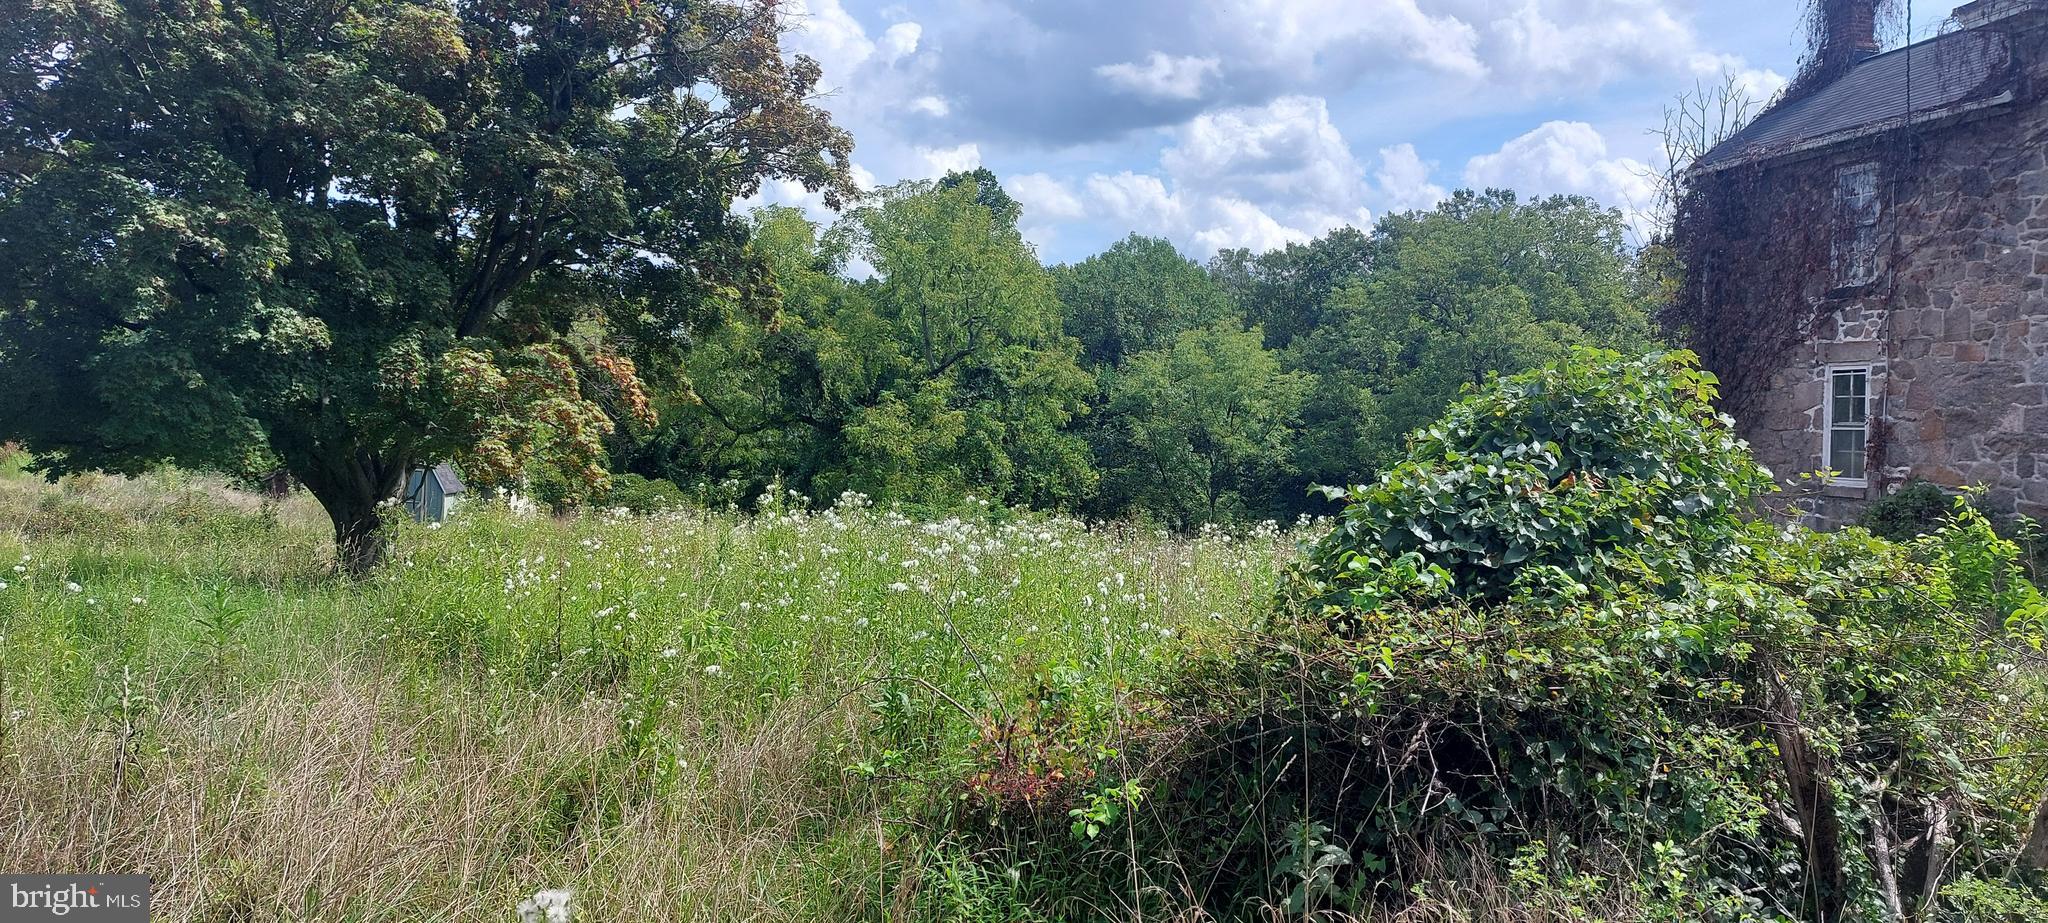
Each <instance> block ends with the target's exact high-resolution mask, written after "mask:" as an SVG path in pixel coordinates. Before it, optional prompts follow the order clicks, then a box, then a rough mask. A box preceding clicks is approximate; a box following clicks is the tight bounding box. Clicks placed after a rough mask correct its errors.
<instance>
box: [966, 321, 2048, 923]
mask: <svg viewBox="0 0 2048 923" xmlns="http://www.w3.org/2000/svg"><path fill="white" fill-rule="evenodd" d="M1711 389H1712V382H1711V378H1709V377H1707V376H1705V375H1704V374H1703V373H1700V372H1698V371H1697V370H1696V369H1695V368H1693V366H1692V365H1691V363H1690V359H1689V357H1686V356H1684V355H1682V354H1675V355H1657V356H1651V357H1648V358H1644V359H1640V360H1624V359H1622V358H1620V357H1618V356H1615V355H1612V354H1601V353H1592V352H1586V353H1579V354H1577V355H1575V356H1574V357H1572V358H1570V359H1568V360H1566V361H1564V362H1561V363H1558V364H1555V365H1552V366H1548V367H1545V368H1542V369H1539V370H1536V371H1533V372H1529V373H1526V374H1523V375H1520V376H1515V377H1512V378H1508V379H1503V380H1501V381H1500V382H1498V383H1496V384H1495V385H1493V386H1492V387H1490V388H1488V389H1486V390H1484V391H1481V392H1479V393H1476V394H1473V395H1471V396H1470V397H1468V398H1466V399H1465V400H1464V401H1462V402H1460V403H1459V404H1458V405H1456V406H1454V407H1453V408H1452V409H1451V410H1450V412H1449V413H1448V414H1447V415H1446V417H1445V418H1444V420H1442V421H1440V422H1439V423H1438V424H1436V425H1434V426H1432V427H1430V428H1428V429H1427V430H1425V431H1424V432H1423V433H1422V434H1420V435H1419V436H1418V437H1417V439H1416V440H1415V443H1414V445H1413V447H1412V449H1411V452H1410V454H1409V456H1408V458H1407V459H1405V460H1404V461H1403V462H1402V463H1401V464H1400V465H1398V466H1396V467H1395V468H1394V469H1393V470H1392V471H1390V472H1389V473H1388V474H1387V475H1385V476H1383V477H1382V479H1381V480H1380V481H1379V482H1378V483H1377V484H1375V485H1372V486H1368V487H1364V488H1359V489H1357V490H1355V491H1353V492H1352V493H1351V494H1350V495H1349V496H1348V497H1347V500H1348V502H1349V506H1348V508H1347V509H1346V511H1345V514H1344V516H1343V517H1342V519H1341V521H1340V523H1339V524H1338V525H1337V526H1336V528H1335V529H1334V530H1333V531H1332V532H1331V533H1330V534H1329V535H1328V536H1326V537H1325V538H1324V539H1322V540H1321V541H1320V542H1318V543H1316V544H1315V545H1313V546H1312V547H1311V548H1310V549H1309V551H1308V554H1307V556H1306V557H1305V559H1304V560H1303V562H1302V563H1301V564H1300V566H1299V567H1298V568H1297V569H1296V571H1295V573H1294V574H1293V576H1292V578H1291V579H1290V580H1288V581H1287V582H1286V583H1285V584H1284V587H1283V590H1282V608H1281V610H1280V611H1279V612H1278V613H1276V617H1275V618H1274V620H1273V621H1272V623H1271V624H1270V625H1269V626H1268V627H1267V628H1266V629H1265V630H1264V631H1262V632H1259V633H1254V634H1250V635H1247V636H1245V637H1244V638H1242V639H1240V640H1238V641H1236V642H1233V643H1216V644H1210V645H1203V646H1197V647H1194V648H1192V649H1191V650H1190V651H1189V652H1188V654H1187V658H1186V659H1187V666H1186V667H1185V668H1184V669H1183V670H1182V671H1181V672H1180V674H1179V676H1178V678H1177V679H1176V680H1175V681H1173V682H1171V683H1169V684H1168V685H1166V686H1164V687H1163V688H1162V689H1161V690H1160V691H1159V694H1158V697H1157V698H1156V699H1153V700H1151V701H1149V702H1148V703H1147V704H1146V705H1145V706H1143V707H1144V708H1145V709H1146V710H1147V711H1151V712H1154V713H1158V714H1160V715H1161V716H1162V717H1161V718H1160V719H1159V721H1158V724H1157V726H1156V728H1157V729H1156V730H1153V731H1150V732H1147V733H1141V734H1140V735H1139V737H1138V739H1137V742H1136V743H1134V744H1133V745H1132V747H1133V748H1134V749H1135V750H1136V751H1137V753H1136V755H1135V757H1134V760H1133V761H1134V762H1135V764H1136V765H1140V766H1144V767H1147V771H1146V772H1144V773H1142V774H1136V775H1133V774H1126V775H1125V776H1123V778H1127V779H1132V780H1134V781H1138V782H1140V783H1142V784H1144V785H1145V786H1146V787H1147V789H1148V791H1150V792H1151V793H1152V795H1151V796H1150V797H1149V798H1148V800H1147V808H1146V811H1145V812H1144V813H1143V815H1142V816H1143V818H1144V822H1143V823H1140V824H1137V825H1136V826H1135V829H1134V830H1133V831H1132V832H1131V833H1130V834H1129V836H1128V837H1127V839H1129V840H1132V841H1134V842H1127V843H1124V844H1118V846H1117V847H1116V848H1117V849H1119V850H1121V851H1122V852H1123V853H1124V854H1132V855H1139V856H1144V857H1146V858H1145V859H1143V860H1140V861H1137V862H1135V863H1133V864H1131V865H1129V866H1125V868H1124V871H1125V875H1126V878H1128V877H1129V876H1137V878H1138V880H1139V884H1138V885H1137V886H1133V885H1131V884H1130V883H1129V881H1128V880H1123V881H1118V880H1110V877H1109V876H1100V877H1098V876H1096V875H1094V874H1093V873H1090V872H1086V871H1083V870H1082V869H1084V868H1085V862H1084V861H1082V860H1079V859H1075V858H1073V857H1072V856H1071V854H1070V853H1065V852H1063V853H1062V857H1061V858H1059V859H1049V858H1045V857H1044V856H1043V851H1042V849H1041V848H1040V847H1035V846H1033V845H1031V843H1032V841H1031V840H1030V838H1029V835H1028V833H1027V832H1026V830H1027V829H1028V828H1012V829H1010V830H1009V831H1008V832H1006V833H999V835H998V837H997V840H998V842H999V843H1001V844H1002V849H1003V850H1004V851H1003V852H1001V853H1000V854H1001V855H1002V856H1003V859H1002V861H1005V862H1012V863H1015V862H1020V861H1033V862H1041V863H1046V864H1049V865H1050V864H1058V866H1059V867H1061V868H1070V869H1074V870H1075V871H1073V872H1071V873H1070V876H1071V877H1069V878H1067V879H1066V883H1067V885H1068V886H1069V887H1071V888H1074V889H1076V890H1077V891H1081V892H1085V893H1096V894H1099V895H1100V896H1099V897H1096V898H1093V899H1094V900H1105V901H1106V900H1109V899H1110V895H1114V894H1118V893H1129V892H1130V891H1131V890H1133V889H1134V887H1143V886H1146V885H1148V884H1149V885H1152V886H1156V887H1158V888H1160V889H1162V890H1170V889H1171V888H1172V887H1173V886H1174V885H1173V882H1176V881H1185V880H1187V879H1188V878H1190V877H1191V878H1193V879H1195V880H1197V881H1205V882H1209V883H1210V884H1209V887H1208V890H1205V891H1202V892H1199V894H1200V899H1201V902H1202V903H1203V905H1204V906H1205V907H1206V908H1207V910H1208V912H1209V913H1211V914H1213V915H1215V916H1217V917H1219V918H1243V917H1242V915H1240V914H1238V910H1239V909H1240V908H1245V907H1248V906H1249V907H1257V906H1261V905H1271V906H1274V907H1276V908H1280V909H1284V910H1285V911H1286V912H1288V913H1289V914H1290V915H1300V914H1310V913H1316V912H1320V911H1329V910H1341V911H1347V912H1363V911H1365V910H1369V909H1374V908H1377V909H1378V910H1380V911H1382V912H1391V911H1396V910H1401V909H1403V908H1406V909H1407V910H1408V911H1411V912H1413V913H1416V914H1425V915H1426V914H1427V913H1429V912H1431V908H1453V909H1455V908H1459V907H1461V906H1466V905H1464V904H1461V903H1460V901H1461V900H1465V899H1466V898H1451V899H1449V900H1448V902H1446V894H1447V892H1446V890H1445V888H1446V884H1447V882H1448V883H1450V884H1453V885H1455V884H1456V883H1458V882H1478V881H1492V882H1499V883H1501V884H1499V885H1496V887H1499V888H1503V889H1505V890H1506V891H1507V892H1508V893H1510V894H1517V895H1520V896H1519V897H1517V898H1516V899H1515V900H1516V902H1517V903H1518V904H1521V905H1524V906H1527V907H1530V908H1541V909H1542V911H1543V912H1544V913H1547V914H1552V915H1554V918H1557V919H1641V920H1660V921H1671V923H1680V921H1717V920H1726V921H1735V920H1812V919H1823V920H1840V919H1878V918H1884V917H1885V915H1886V913H1887V911H1886V909H1885V908H1886V907H1888V906H1892V905H1895V904H1897V905H1903V906H1906V907H1913V908H1923V907H1924V908H1927V909H1925V910H1916V911H1913V916H1912V917H1911V918H1912V919H1916V920H1917V919H1946V918H1948V917H1947V916H1946V915H1947V914H1950V913H1954V912H1961V911H1964V910H1966V909H1969V908H1977V907H1983V908H1997V911H1996V912H1999V913H2008V914H2009V913H2017V912H2021V911H2020V910H2018V909H2011V908H2026V907H2030V906H2034V905H2033V904H2031V903H2029V902H2034V901H2039V900H2041V899H2043V897H2044V896H2048V891H2044V890H2043V889H2042V888H2041V887H2040V883H2039V882H2030V881H2028V880H2021V879H2018V878H2013V879H2006V880H2002V881H2001V882H2000V883H1998V884H1996V885H1992V886H1986V885H1984V884H1982V882H1980V881H1978V878H1981V877H1982V876H1984V875H1987V874H1989V875H1992V876H1999V875H2003V874H2004V873H2005V871H2006V870H2008V869H2010V868H2011V867H2012V866H2013V863H2014V860H2015V857H2016V855H2017V852H2018V848H2019V845H2020V838H2021V835H2022V833H2023V832H2024V827H2025V825H2026V823H2027V819H2028V818H2027V815H2028V812H2029V811H2030V809H2031V808H2032V806H2033V805H2034V804H2036V803H2037V802H2038V801H2039V798H2040V792H2039V780H2040V779H2041V778H2042V773H2043V772H2044V771H2048V757H2044V756H2043V755H2042V752H2041V749H2040V747H2039V743H2038V742H2039V741H2040V740H2042V739H2043V737H2044V734H2048V695H2044V690H2043V687H2042V684H2041V683H2040V680H2039V677H2040V676H2041V675H2042V671H2043V670H2044V669H2048V660H2044V659H2043V657H2042V655H2041V653H2040V651H2041V647H2042V642H2043V632H2044V628H2048V606H2044V603H2043V597H2042V595H2041V593H2040V592H2039V591H2038V590H2036V589H2035V588H2034V587H2033V586H2032V585H2030V584H2028V583H2027V582H2026V581H2025V580H2024V579H2023V578H2022V575H2021V572H2020V569H2019V566H2018V549H2017V547H2016V546H2015V545H2014V544H2013V543H2012V542H2010V541H2008V540H2005V539H2002V538H2000V537H1999V536H1998V535H1997V534H1996V533H1995V532H1994V531H1993V530H1992V529H1991V527H1990V524H1989V523H1988V522H1987V521H1986V520H1985V519H1984V518H1983V517H1982V516H1981V515H1979V514H1977V513H1976V512H1974V511H1973V510H1971V509H1969V508H1968V507H1967V506H1958V507H1957V508H1956V511H1955V513H1954V514H1953V516H1952V518H1951V519H1950V521H1949V522H1948V524H1947V525H1945V526H1944V527H1942V528H1941V529H1939V530H1938V531H1936V532H1934V533H1933V534H1930V535H1928V536H1926V537H1924V538H1921V539H1917V540H1915V541H1913V542H1911V543H1910V544H1904V545H1901V544H1895V543H1891V542H1887V541H1885V540H1882V539H1879V538H1876V537H1874V536H1871V535H1870V534H1869V533H1866V532H1863V531H1861V530H1856V529H1850V530H1844V531H1841V532H1836V533H1814V532H1809V531H1805V530H1803V529H1798V528H1792V529H1789V530H1788V529H1783V528H1780V527H1777V526H1774V525H1771V524H1767V523H1753V522H1750V521H1749V520H1748V519H1747V516H1748V514H1749V511H1750V509H1751V504H1750V501H1751V500H1752V499H1753V498H1754V497H1755V496H1756V494H1757V493H1758V492H1759V491H1761V490H1764V489H1766V487H1767V485H1768V483H1769V481H1768V478H1766V477H1765V476H1764V474H1763V473H1762V472H1761V470H1760V469H1758V468H1757V466H1756V465H1755V464H1754V462H1753V461H1751V460H1750V459H1749V458H1748V456H1747V453H1746V451H1745V450H1744V448H1743V447H1742V445H1741V444H1740V442H1738V441H1737V440H1735V439H1734V438H1733V436H1732V435H1730V434H1729V432H1728V430H1727V424H1726V421H1725V420H1724V419H1721V418H1718V417H1717V416H1715V415H1714V414H1713V413H1712V411H1711V410H1710V409H1709V407H1708V404H1707V400H1708V399H1709V397H1710V396H1711ZM1511 558H1512V560H1510V559H1511ZM1167 729H1171V730H1167ZM1925 844H1939V845H1935V846H1932V847H1931V848H1935V849H1940V850H1943V852H1942V854H1941V862H1940V863H1939V864H1937V865H1936V866H1934V869H1935V871H1934V872H1933V873H1932V874H1931V875H1930V874H1928V873H1927V871H1926V870H1927V869H1928V868H1929V866H1928V865H1927V862H1926V857H1925V850H1926V849H1927V848H1930V847H1928V846H1927V845H1925ZM1095 855H1097V857H1098V861H1102V860H1103V859H1104V858H1106V857H1107V856H1108V855H1109V853H1108V852H1107V851H1106V850H1105V851H1104V852H1101V853H1096V854H1095ZM1970 876H1977V878H1972V877H1970ZM1951 886H1953V887H1951ZM1091 889H1101V890H1100V891H1099V892H1096V891H1091ZM1118 889H1121V891H1119V890H1118ZM1448 893H1450V894H1464V895H1467V897H1469V895H1470V894H1471V893H1473V892H1471V891H1469V890H1460V889H1458V888H1456V887H1452V888H1451V889H1450V891H1449V892H1448ZM1077 900H1082V901H1087V900H1090V899H1089V898H1085V897H1084V898H1077ZM1504 906H1505V905H1504ZM1468 909H1469V908H1468ZM1994 918H1995V917H1994Z"/></svg>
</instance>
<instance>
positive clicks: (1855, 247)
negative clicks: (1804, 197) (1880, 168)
mask: <svg viewBox="0 0 2048 923" xmlns="http://www.w3.org/2000/svg"><path fill="white" fill-rule="evenodd" d="M1877 219H1878V200H1877V164H1875V163H1859V164H1853V165H1850V166H1846V167H1843V168H1841V169H1840V170H1837V171H1836V172H1835V285H1837V286H1850V285H1863V284H1865V283H1868V282H1869V281H1870V280H1871V279H1873V278H1875V277H1876V275H1877Z"/></svg>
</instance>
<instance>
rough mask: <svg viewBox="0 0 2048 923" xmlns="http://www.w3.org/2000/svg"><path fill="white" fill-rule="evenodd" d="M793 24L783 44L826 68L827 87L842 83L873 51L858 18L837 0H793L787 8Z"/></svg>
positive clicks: (873, 45)
mask: <svg viewBox="0 0 2048 923" xmlns="http://www.w3.org/2000/svg"><path fill="white" fill-rule="evenodd" d="M787 10H788V14H789V21H790V23H791V24H792V25H793V26H795V28H794V29H792V30H791V32H790V34H789V35H788V37H786V38H785V39H784V40H783V47H784V48H785V49H786V50H788V51H792V52H796V53H799V54H807V55H810V56H811V57H813V58H816V59H817V60H818V65H819V66H820V67H821V68H823V69H824V71H825V79H824V83H825V85H826V86H827V87H836V86H840V85H842V84H841V83H840V81H845V80H848V79H850V78H851V77H852V76H853V74H854V72H855V70H856V69H857V68H859V67H860V66H861V65H862V64H864V63H866V62H867V60H868V58H870V57H873V56H874V54H875V43H874V42H873V41H871V40H869V39H868V33H867V30H866V29H864V28H862V27H861V24H860V21H859V20H857V19H854V18H853V14H851V13H848V12H847V11H846V7H844V6H841V5H840V3H839V0H792V2H791V3H790V4H789V6H788V7H787Z"/></svg>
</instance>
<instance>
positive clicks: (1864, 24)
mask: <svg viewBox="0 0 2048 923" xmlns="http://www.w3.org/2000/svg"><path fill="white" fill-rule="evenodd" d="M1826 15H1827V30H1828V34H1827V38H1826V41H1825V44H1826V45H1827V47H1828V48H1829V50H1830V51H1831V52H1832V53H1833V55H1837V56H1839V57H1838V58H1837V60H1841V61H1847V62H1849V63H1854V62H1857V61H1861V60H1863V59H1864V58H1867V57H1870V56H1871V55H1874V54H1876V53H1877V52H1878V51H1879V46H1878V44H1877V0H1833V2H1831V3H1829V4H1828V6H1827V14H1826Z"/></svg>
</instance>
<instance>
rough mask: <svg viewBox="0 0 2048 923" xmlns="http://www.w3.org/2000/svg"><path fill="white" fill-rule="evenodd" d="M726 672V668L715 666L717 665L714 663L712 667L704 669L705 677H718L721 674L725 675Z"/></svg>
mask: <svg viewBox="0 0 2048 923" xmlns="http://www.w3.org/2000/svg"><path fill="white" fill-rule="evenodd" d="M724 672H725V668H724V667H721V666H719V665H718V664H715V663H714V664H712V665H710V666H708V667H705V668H704V675H705V676H717V675H718V674H720V673H724Z"/></svg>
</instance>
